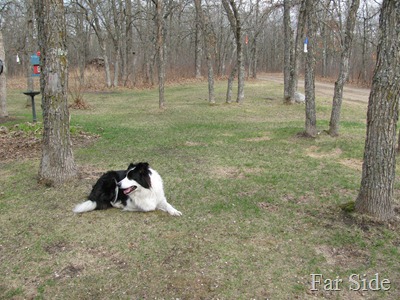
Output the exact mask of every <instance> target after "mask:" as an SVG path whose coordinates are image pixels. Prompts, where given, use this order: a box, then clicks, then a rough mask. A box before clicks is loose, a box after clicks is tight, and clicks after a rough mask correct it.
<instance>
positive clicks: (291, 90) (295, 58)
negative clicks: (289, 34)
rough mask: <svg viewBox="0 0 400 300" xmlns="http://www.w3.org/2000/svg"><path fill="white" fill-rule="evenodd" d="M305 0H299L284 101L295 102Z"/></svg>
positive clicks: (304, 20)
mask: <svg viewBox="0 0 400 300" xmlns="http://www.w3.org/2000/svg"><path fill="white" fill-rule="evenodd" d="M305 4H306V2H305V1H301V4H300V11H299V16H298V22H297V30H296V39H295V43H294V47H293V50H291V51H292V52H291V55H290V77H289V83H288V91H287V93H288V95H289V98H288V99H286V101H285V103H287V104H292V103H295V93H296V91H297V84H298V77H299V74H298V73H299V61H300V53H301V47H302V43H301V42H302V41H303V38H304V27H305V22H306V19H305V14H306V9H305Z"/></svg>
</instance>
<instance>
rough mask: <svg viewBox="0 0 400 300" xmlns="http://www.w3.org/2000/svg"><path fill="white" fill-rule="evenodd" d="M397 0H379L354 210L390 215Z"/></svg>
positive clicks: (399, 40)
mask: <svg viewBox="0 0 400 300" xmlns="http://www.w3.org/2000/svg"><path fill="white" fill-rule="evenodd" d="M399 24H400V2H399V1H392V0H383V3H382V9H381V15H380V21H379V30H380V39H379V44H378V56H377V62H376V66H375V71H374V77H373V80H372V88H371V93H370V96H369V102H368V114H367V136H366V140H365V150H364V161H363V168H362V179H361V187H360V192H359V194H358V197H357V200H356V210H357V211H358V212H360V213H366V214H369V215H372V216H373V217H376V218H377V219H379V220H382V221H386V220H389V219H391V218H392V217H393V215H394V213H393V207H392V199H393V189H394V183H395V169H396V127H397V120H398V106H399V100H400V81H399V74H400V51H399V49H400V25H399Z"/></svg>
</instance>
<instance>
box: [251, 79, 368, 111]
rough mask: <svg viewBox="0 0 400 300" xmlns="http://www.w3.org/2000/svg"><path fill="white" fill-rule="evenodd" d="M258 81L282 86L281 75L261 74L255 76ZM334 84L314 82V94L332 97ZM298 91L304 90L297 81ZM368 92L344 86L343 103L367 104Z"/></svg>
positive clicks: (301, 83)
mask: <svg viewBox="0 0 400 300" xmlns="http://www.w3.org/2000/svg"><path fill="white" fill-rule="evenodd" d="M257 78H258V79H260V80H266V81H272V82H276V83H281V84H283V74H282V73H262V74H260V75H258V76H257ZM334 86H335V84H334V83H328V82H319V81H316V82H315V93H316V94H317V95H319V96H322V97H330V98H332V97H333V88H334ZM299 87H300V91H303V90H304V88H303V87H304V80H303V79H299ZM369 93H370V90H369V89H366V88H360V87H354V86H349V85H345V86H344V89H343V101H350V102H358V103H360V102H361V103H365V104H367V103H368V98H369Z"/></svg>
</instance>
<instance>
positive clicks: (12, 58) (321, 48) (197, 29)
mask: <svg viewBox="0 0 400 300" xmlns="http://www.w3.org/2000/svg"><path fill="white" fill-rule="evenodd" d="M228 2H230V1H219V0H203V1H201V7H202V13H203V16H204V19H205V20H206V22H207V31H206V34H207V37H206V38H204V37H203V34H204V31H203V30H202V26H201V24H199V22H200V20H201V19H199V16H198V13H197V12H196V7H195V1H188V0H174V1H173V0H170V1H163V4H164V5H163V12H162V13H163V15H162V20H163V22H160V21H161V20H160V19H159V18H157V3H158V1H143V0H132V1H125V0H119V1H114V0H105V1H103V0H102V1H100V0H73V1H68V2H65V4H64V5H65V12H66V24H67V45H68V57H69V63H70V67H71V69H74V70H75V69H76V70H79V74H80V76H81V82H84V80H85V78H84V72H83V70H84V69H85V67H88V66H96V67H97V68H99V71H101V72H104V73H103V74H105V85H106V86H108V87H111V86H128V87H132V86H135V85H142V84H146V85H154V84H156V82H157V81H158V79H159V75H160V74H159V73H158V68H159V67H158V64H159V63H160V61H158V60H157V56H158V55H159V53H160V51H163V52H164V54H163V55H164V60H163V64H165V66H164V67H165V74H166V80H175V79H179V78H190V77H199V76H203V77H207V72H208V69H209V66H208V64H207V54H208V57H209V59H210V62H211V63H212V66H213V72H214V74H215V76H219V77H221V76H229V74H231V71H232V70H234V69H235V66H237V64H238V63H239V66H238V70H239V74H240V76H242V75H241V74H244V75H245V76H246V77H256V74H257V72H282V70H283V65H284V53H285V51H284V49H285V40H286V39H284V38H283V37H284V36H285V27H284V2H285V6H286V7H289V8H290V15H287V16H286V20H287V18H288V16H289V17H290V28H286V30H289V32H290V33H291V36H292V37H293V36H294V34H295V32H296V29H297V22H298V14H299V11H300V2H301V1H267V0H246V1H244V0H242V1H234V3H235V10H237V13H235V14H233V15H230V14H229V13H227V10H226V7H227V6H226V4H228ZM0 3H1V4H2V5H1V8H2V11H1V28H2V31H3V36H4V46H5V52H6V63H7V65H8V67H9V68H8V74H9V75H10V76H13V75H23V74H26V72H27V71H26V69H27V68H28V66H27V65H29V56H30V55H31V54H33V53H35V52H36V51H37V50H38V49H37V46H36V45H37V32H36V31H35V28H36V26H32V23H35V22H36V19H37V16H35V12H34V10H33V9H32V0H24V1H16V0H14V1H0ZM224 3H225V6H226V7H225V8H224ZM349 8H350V2H349V1H317V2H315V17H316V20H315V24H316V28H315V40H314V41H312V42H313V43H314V45H315V49H314V52H315V57H316V66H315V71H316V76H322V77H332V78H336V77H337V75H338V72H339V66H340V64H339V63H338V62H339V61H340V57H341V53H342V45H341V41H342V40H344V34H345V27H346V16H347V11H348V10H349ZM378 13H379V4H377V3H376V2H374V1H368V0H364V1H361V3H360V8H359V10H358V13H357V17H356V20H355V30H354V38H353V41H352V45H351V49H352V51H351V54H352V55H351V57H350V62H349V64H350V66H351V67H350V70H349V75H348V76H349V80H351V81H353V82H357V83H362V84H368V83H369V82H370V81H371V78H372V72H373V67H374V64H375V60H376V45H377V33H376V32H377V27H378ZM232 17H233V18H236V21H239V22H240V23H238V24H240V27H238V28H237V29H240V40H237V31H234V30H232V29H233V27H232V24H233V23H232V21H233V20H232ZM161 23H162V26H163V28H162V29H163V30H162V34H163V40H164V43H163V47H162V48H160V45H159V42H157V41H160V35H159V32H160V31H159V30H160V27H159V25H160V24H161ZM287 32H288V31H287ZM305 34H307V32H305ZM293 38H294V37H293ZM204 43H208V45H205V44H204ZM300 43H302V41H300ZM238 45H239V47H240V48H239V49H238ZM292 47H293V43H292ZM238 50H239V51H238ZM301 52H302V51H301ZM238 54H239V55H240V56H239V58H238ZM17 55H18V56H19V57H20V62H19V63H17V61H16V56H17ZM299 55H300V56H301V55H302V53H299ZM240 64H242V65H240ZM240 68H244V71H242V70H241V69H240ZM299 71H300V72H304V66H301V67H300V68H299Z"/></svg>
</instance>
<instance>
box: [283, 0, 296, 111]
mask: <svg viewBox="0 0 400 300" xmlns="http://www.w3.org/2000/svg"><path fill="white" fill-rule="evenodd" d="M291 5H292V1H291V0H284V1H283V27H284V43H285V49H284V55H283V87H284V88H283V90H284V92H283V94H284V95H283V97H284V102H285V103H287V104H291V103H294V98H291V97H290V92H289V81H290V69H291V67H293V66H292V65H291V64H290V58H291V57H293V55H294V49H293V30H292V26H291V21H290V8H291Z"/></svg>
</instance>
